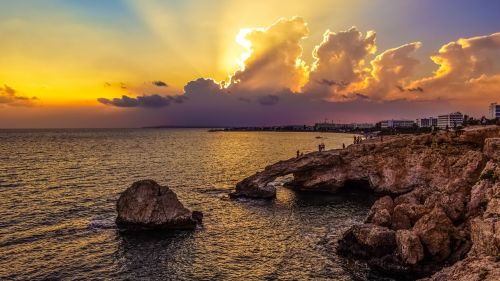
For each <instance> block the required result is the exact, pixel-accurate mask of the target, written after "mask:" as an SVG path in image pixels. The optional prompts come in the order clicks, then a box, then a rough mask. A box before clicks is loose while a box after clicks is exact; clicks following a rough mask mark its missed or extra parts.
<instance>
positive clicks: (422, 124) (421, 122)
mask: <svg viewBox="0 0 500 281" xmlns="http://www.w3.org/2000/svg"><path fill="white" fill-rule="evenodd" d="M416 123H417V126H418V127H419V128H430V127H434V126H437V125H438V119H437V118H436V117H429V118H419V119H417V120H416Z"/></svg>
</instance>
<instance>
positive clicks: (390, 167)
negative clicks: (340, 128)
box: [234, 126, 500, 280]
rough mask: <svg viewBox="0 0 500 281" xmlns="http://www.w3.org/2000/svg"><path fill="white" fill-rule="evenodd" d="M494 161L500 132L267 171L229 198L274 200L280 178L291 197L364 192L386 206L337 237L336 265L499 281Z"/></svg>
mask: <svg viewBox="0 0 500 281" xmlns="http://www.w3.org/2000/svg"><path fill="white" fill-rule="evenodd" d="M499 151H500V127H498V126H487V127H481V128H472V129H467V130H465V131H460V132H443V133H438V134H426V135H420V136H400V137H394V138H390V139H388V140H386V141H384V142H380V141H378V140H377V141H367V142H363V143H361V144H358V145H352V146H349V147H348V148H347V149H344V150H331V151H326V152H323V153H319V152H316V153H311V154H308V155H305V156H303V157H299V158H294V159H290V160H287V161H281V162H278V163H276V164H274V165H270V166H268V167H266V168H265V169H264V171H262V172H259V173H257V174H255V175H253V176H251V177H249V178H247V179H245V180H243V181H242V182H240V183H239V184H238V185H237V187H236V191H235V193H234V196H248V197H254V198H262V197H264V198H273V197H274V196H275V189H274V186H271V185H269V183H270V182H272V181H273V180H274V179H275V178H276V177H279V176H285V175H288V174H293V177H294V179H293V181H292V182H290V183H289V184H288V186H291V187H292V188H294V189H297V190H307V191H330V192H336V191H338V190H339V189H341V188H347V187H346V186H349V183H350V182H358V183H365V184H366V185H367V186H368V187H369V188H370V189H371V190H373V191H374V192H376V193H380V194H384V195H385V196H384V197H381V198H380V199H379V200H378V201H377V202H376V203H375V204H374V205H373V207H372V209H371V210H370V212H369V214H368V216H367V219H366V221H365V223H364V224H361V225H355V226H353V227H352V228H351V229H350V230H348V231H347V232H346V233H345V234H344V237H343V238H342V239H341V240H340V241H339V244H338V251H339V252H340V253H341V254H342V255H344V256H345V257H347V258H349V259H356V260H363V261H366V262H367V263H368V265H370V266H371V267H372V268H374V269H376V270H379V271H382V272H386V273H388V274H392V275H397V276H399V277H405V278H408V276H410V278H409V279H412V278H417V277H425V276H428V278H431V280H482V279H488V278H493V277H495V278H497V276H498V268H500V261H499V260H500V250H499V249H500V187H499V185H500V163H499V162H500V152H499ZM264 191H265V192H264ZM262 194H264V196H261V195H262ZM495 261H496V262H495ZM495 263H496V264H495ZM450 265H451V267H447V268H446V266H450ZM443 268H444V269H443ZM440 270H441V271H440ZM438 271H439V272H438ZM436 272H437V273H436ZM434 273H435V275H432V274H434ZM461 274H462V275H463V276H468V277H463V278H462V277H460V276H462V275H461ZM429 276H430V277H429ZM472 276H475V277H474V278H472ZM458 277H460V278H458ZM457 278H458V279H457ZM477 278H482V279H477ZM491 280H494V279H491ZM497 280H498V279H497Z"/></svg>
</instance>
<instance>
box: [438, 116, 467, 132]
mask: <svg viewBox="0 0 500 281" xmlns="http://www.w3.org/2000/svg"><path fill="white" fill-rule="evenodd" d="M463 123H464V116H463V115H462V113H460V112H453V113H450V114H446V115H439V116H438V127H439V128H440V129H446V128H456V127H459V126H462V125H463Z"/></svg>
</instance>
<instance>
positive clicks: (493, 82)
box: [413, 32, 500, 99]
mask: <svg viewBox="0 0 500 281" xmlns="http://www.w3.org/2000/svg"><path fill="white" fill-rule="evenodd" d="M499 57H500V32H499V33H493V34H491V35H485V36H477V37H472V38H461V39H458V40H457V41H453V42H450V43H448V44H445V45H444V46H442V47H441V48H440V49H439V51H438V52H437V53H436V54H434V55H433V56H431V59H432V61H433V62H434V63H435V64H437V65H438V68H437V70H436V71H435V72H434V74H433V75H432V76H429V77H426V78H423V79H420V80H417V81H414V83H413V85H414V86H415V87H416V86H419V87H423V88H425V89H427V91H426V93H428V92H429V93H431V94H432V95H434V96H444V97H450V98H465V99H470V98H473V97H475V98H485V97H494V96H495V95H497V97H498V89H499V87H500V83H499V82H500V80H499V79H498V75H499V73H498V69H496V68H495V66H494V63H495V62H496V63H498V58H499Z"/></svg>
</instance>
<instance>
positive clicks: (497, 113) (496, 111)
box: [488, 102, 500, 119]
mask: <svg viewBox="0 0 500 281" xmlns="http://www.w3.org/2000/svg"><path fill="white" fill-rule="evenodd" d="M488 118H489V119H496V118H500V104H498V103H496V102H494V103H492V104H490V114H489V117H488Z"/></svg>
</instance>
